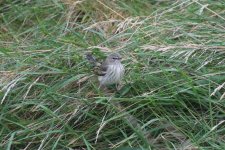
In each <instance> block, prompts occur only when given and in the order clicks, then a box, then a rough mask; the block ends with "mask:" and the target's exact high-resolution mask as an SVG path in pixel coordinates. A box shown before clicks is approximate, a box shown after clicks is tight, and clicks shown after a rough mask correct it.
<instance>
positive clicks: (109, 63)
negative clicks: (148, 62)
mask: <svg viewBox="0 0 225 150" xmlns="http://www.w3.org/2000/svg"><path fill="white" fill-rule="evenodd" d="M91 57H92V58H91ZM87 59H88V60H89V62H91V63H93V62H94V61H96V60H95V58H93V56H91V55H90V54H87ZM95 66H96V67H97V68H98V71H97V73H96V74H97V75H98V80H99V82H100V86H102V85H111V84H119V82H120V81H121V79H122V77H123V75H124V66H123V65H122V64H121V56H120V55H119V54H118V53H113V54H110V55H109V56H108V57H107V58H106V60H105V61H104V62H103V63H102V64H101V65H95Z"/></svg>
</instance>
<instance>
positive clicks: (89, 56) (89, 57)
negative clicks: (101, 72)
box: [86, 53, 97, 63]
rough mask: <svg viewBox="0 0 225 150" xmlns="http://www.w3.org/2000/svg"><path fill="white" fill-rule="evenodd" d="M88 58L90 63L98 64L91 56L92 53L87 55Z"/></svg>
mask: <svg viewBox="0 0 225 150" xmlns="http://www.w3.org/2000/svg"><path fill="white" fill-rule="evenodd" d="M86 58H87V60H88V61H89V62H90V63H96V62H97V61H96V58H95V57H94V56H93V55H92V54H91V53H87V54H86Z"/></svg>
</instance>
